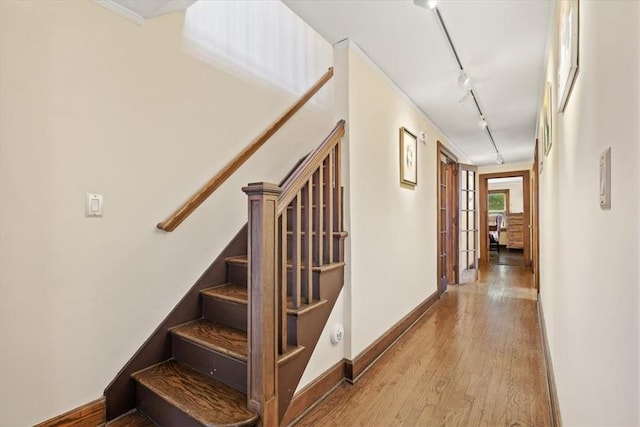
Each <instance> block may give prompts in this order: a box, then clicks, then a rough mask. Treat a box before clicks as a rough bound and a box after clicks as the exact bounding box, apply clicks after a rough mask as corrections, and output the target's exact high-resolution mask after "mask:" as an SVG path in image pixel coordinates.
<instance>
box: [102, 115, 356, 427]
mask: <svg viewBox="0 0 640 427" xmlns="http://www.w3.org/2000/svg"><path fill="white" fill-rule="evenodd" d="M343 133H344V122H343V121H341V122H339V123H338V125H337V126H336V128H335V129H334V130H333V132H332V133H331V134H330V135H329V136H328V137H327V139H325V141H324V142H323V143H322V144H321V145H320V146H319V147H318V148H317V149H316V150H315V151H314V152H313V153H311V154H310V155H309V156H308V157H307V158H306V159H305V160H304V161H303V162H302V163H300V164H299V165H298V166H297V167H296V169H294V171H293V172H292V173H291V174H289V176H288V177H287V179H285V181H284V183H283V184H282V185H281V186H275V185H270V184H256V185H253V184H252V185H250V186H249V187H247V188H245V192H247V194H248V195H249V225H248V227H246V228H244V229H243V230H242V231H241V232H240V233H239V235H238V236H237V237H236V239H234V241H235V242H236V246H237V245H238V242H242V240H243V239H244V241H245V242H247V245H246V246H245V247H244V249H245V251H244V252H245V253H237V252H239V251H238V250H235V252H236V253H235V254H233V255H232V256H226V257H225V258H224V264H225V268H224V270H225V272H224V274H222V275H220V274H218V282H217V283H210V284H208V285H209V286H203V285H202V283H200V286H199V288H200V289H197V291H198V293H199V296H198V297H197V298H188V297H185V298H184V299H183V301H181V302H180V304H179V307H177V308H176V310H177V311H178V312H190V311H191V312H192V313H197V315H196V316H193V315H192V316H191V318H190V319H187V321H182V322H180V323H176V320H175V319H177V318H181V320H185V317H188V316H185V315H180V316H176V315H175V313H176V310H174V312H173V313H172V314H171V315H170V316H169V318H168V319H169V320H167V321H165V322H164V323H163V326H161V327H160V328H159V329H158V330H157V331H156V334H155V335H156V336H155V338H154V336H152V338H150V340H149V341H147V343H146V344H145V346H143V348H142V349H141V350H139V352H138V353H137V354H136V356H134V358H133V359H132V360H131V361H130V362H129V363H128V365H127V366H126V367H125V368H124V369H123V370H122V371H121V373H120V374H119V376H118V377H117V378H116V379H115V380H114V382H112V384H111V385H110V386H109V388H107V390H106V391H105V396H106V397H107V419H108V420H110V421H109V422H108V423H107V425H108V426H112V427H115V426H154V425H161V426H181V427H182V426H222V425H224V426H228V425H233V426H243V425H257V424H261V425H278V424H279V421H280V420H282V419H283V417H284V415H285V413H286V410H287V408H288V406H289V402H290V401H291V398H292V397H293V393H294V392H295V389H296V387H297V385H298V382H299V381H300V378H301V377H302V373H303V372H304V369H305V367H306V365H307V363H308V361H309V359H310V357H311V354H312V352H313V349H314V348H315V345H316V343H317V341H318V338H319V336H320V334H321V332H322V329H323V328H324V325H325V323H326V321H327V319H328V317H329V314H330V313H331V310H332V308H333V305H334V303H335V301H336V299H337V297H338V294H339V292H340V289H341V288H342V284H343V280H344V250H343V248H344V239H345V238H346V236H347V233H346V232H344V231H343V230H342V188H341V180H340V167H339V164H340V163H339V160H340V137H341V136H342V135H343ZM263 188H264V189H266V190H265V191H266V193H264V192H260V191H262V189H263ZM256 194H257V196H256ZM264 194H267V196H264ZM265 197H266V198H265ZM261 200H262V201H265V203H264V204H263V205H260V203H259V202H260V201H261ZM271 202H272V203H271ZM269 203H271V204H269ZM271 205H273V206H275V208H274V209H273V212H272V215H271V216H269V215H268V214H267V215H262V213H263V212H264V209H263V210H259V209H258V208H257V207H259V206H262V207H265V206H271ZM260 209H262V208H260ZM265 230H266V231H265ZM269 230H271V234H272V237H273V239H271V241H270V240H269V236H268V234H269ZM265 235H267V237H266V238H265ZM265 242H266V246H265ZM269 242H270V243H269ZM269 245H271V246H269ZM230 246H234V242H232V244H231V245H230ZM242 246H243V245H241V244H240V247H241V248H242ZM260 248H262V249H260ZM265 248H266V249H265ZM270 248H271V249H270ZM261 251H262V252H261ZM232 252H233V251H232ZM214 264H215V263H214ZM214 267H215V265H212V268H213V269H214V270H215V268H214ZM209 276H210V275H209ZM203 277H204V280H205V281H206V279H207V274H205V275H204V276H203ZM270 277H271V278H273V279H274V280H272V282H273V283H272V284H271V285H270V284H269V278H270ZM222 278H223V279H222ZM269 289H271V290H269ZM188 304H190V305H191V306H193V307H197V309H196V310H195V311H194V310H193V309H187V310H186V311H185V310H184V309H183V308H180V306H182V305H188ZM194 304H195V305H194ZM249 307H252V309H251V310H250V309H249ZM270 307H271V309H270ZM252 318H253V320H252ZM171 319H173V320H171ZM172 322H173V323H174V324H171V323H172ZM269 324H271V326H272V327H270V326H269ZM167 345H169V346H170V348H166V347H167ZM163 348H164V350H163ZM270 349H271V350H273V351H271V350H270ZM154 351H155V354H154ZM167 355H168V356H169V357H167ZM274 357H275V361H276V363H275V365H276V366H275V369H274V372H273V374H272V377H273V378H272V379H271V380H270V379H269V378H270V377H269V374H268V373H267V374H265V377H264V378H263V377H262V375H263V373H264V372H267V371H268V369H269V360H274V359H273V358H274ZM270 358H271V359H270ZM141 367H143V368H141ZM134 370H135V371H134ZM269 381H271V384H272V386H273V387H276V386H277V390H275V396H272V397H269V396H264V394H265V393H266V394H269V392H268V390H269ZM133 384H135V385H133ZM265 390H266V392H265ZM132 393H135V395H133V394H132ZM129 394H131V396H128V395H129ZM132 404H134V405H135V407H133V405H132ZM270 405H272V406H273V405H275V406H274V408H273V411H272V415H268V414H267V412H268V411H269V409H268V407H269V406H270ZM250 408H251V409H250Z"/></svg>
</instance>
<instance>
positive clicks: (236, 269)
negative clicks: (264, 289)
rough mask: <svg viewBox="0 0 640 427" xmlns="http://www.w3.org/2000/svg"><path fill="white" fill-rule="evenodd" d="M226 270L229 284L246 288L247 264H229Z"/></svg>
mask: <svg viewBox="0 0 640 427" xmlns="http://www.w3.org/2000/svg"><path fill="white" fill-rule="evenodd" d="M227 268H228V272H229V276H228V281H229V283H233V284H235V285H243V286H247V264H235V263H229V264H228V266H227Z"/></svg>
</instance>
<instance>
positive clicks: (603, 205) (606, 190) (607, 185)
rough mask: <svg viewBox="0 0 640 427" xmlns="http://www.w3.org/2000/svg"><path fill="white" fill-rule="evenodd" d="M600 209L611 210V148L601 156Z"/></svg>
mask: <svg viewBox="0 0 640 427" xmlns="http://www.w3.org/2000/svg"><path fill="white" fill-rule="evenodd" d="M600 209H603V210H604V209H611V147H609V148H607V149H606V150H605V151H604V152H603V153H602V154H601V155H600Z"/></svg>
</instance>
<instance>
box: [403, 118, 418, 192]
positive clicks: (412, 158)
mask: <svg viewBox="0 0 640 427" xmlns="http://www.w3.org/2000/svg"><path fill="white" fill-rule="evenodd" d="M400 183H402V184H406V185H411V186H415V185H418V139H417V138H416V136H415V135H414V134H412V133H411V132H409V131H408V130H407V129H406V128H405V127H401V128H400Z"/></svg>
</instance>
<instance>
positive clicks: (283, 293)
mask: <svg viewBox="0 0 640 427" xmlns="http://www.w3.org/2000/svg"><path fill="white" fill-rule="evenodd" d="M279 261H280V264H279V265H278V277H279V278H280V289H279V290H280V303H279V309H280V313H279V325H278V327H279V329H278V337H279V342H278V345H279V350H280V354H284V353H286V351H287V210H286V209H285V210H283V211H282V215H281V216H280V259H279Z"/></svg>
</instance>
